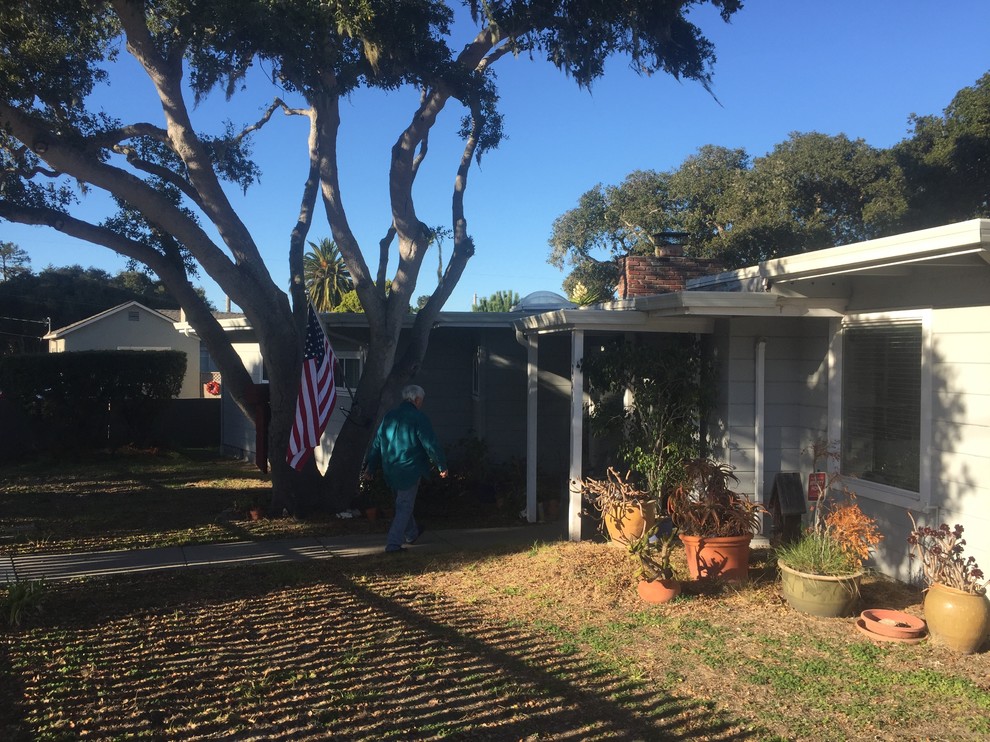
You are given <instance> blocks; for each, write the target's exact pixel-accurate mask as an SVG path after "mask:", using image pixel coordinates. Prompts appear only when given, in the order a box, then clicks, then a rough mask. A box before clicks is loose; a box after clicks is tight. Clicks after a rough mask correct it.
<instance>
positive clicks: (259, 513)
mask: <svg viewBox="0 0 990 742" xmlns="http://www.w3.org/2000/svg"><path fill="white" fill-rule="evenodd" d="M264 515H265V511H264V510H262V509H261V508H258V507H254V508H251V509H250V510H248V516H249V517H250V518H251V520H261V519H262V517H264Z"/></svg>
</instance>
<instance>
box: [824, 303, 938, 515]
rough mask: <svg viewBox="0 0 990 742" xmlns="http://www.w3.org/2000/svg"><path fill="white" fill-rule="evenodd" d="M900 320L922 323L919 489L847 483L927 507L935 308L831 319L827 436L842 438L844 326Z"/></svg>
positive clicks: (863, 493)
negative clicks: (933, 313) (933, 316)
mask: <svg viewBox="0 0 990 742" xmlns="http://www.w3.org/2000/svg"><path fill="white" fill-rule="evenodd" d="M897 322H920V323H921V400H920V415H919V417H920V420H919V421H918V424H919V430H918V449H919V450H918V454H919V455H918V492H911V491H909V490H904V489H900V488H899V487H891V486H890V485H886V484H879V483H877V482H870V481H867V480H865V479H857V478H855V477H848V478H844V482H845V484H846V485H847V486H848V487H849V489H850V490H852V491H853V492H855V493H856V495H857V496H859V497H866V498H868V499H870V500H876V501H878V502H884V503H887V504H889V505H898V506H900V507H904V508H908V509H910V510H925V509H927V508H929V507H930V506H931V502H932V471H931V460H932V456H931V450H932V449H931V446H932V411H933V410H932V310H931V309H911V310H905V311H897V312H863V313H858V314H848V315H846V316H845V317H844V318H842V319H833V320H831V323H830V327H829V335H830V340H829V353H828V439H829V440H830V441H839V442H841V441H842V329H843V328H844V327H855V326H863V325H871V324H872V325H890V324H895V323H897Z"/></svg>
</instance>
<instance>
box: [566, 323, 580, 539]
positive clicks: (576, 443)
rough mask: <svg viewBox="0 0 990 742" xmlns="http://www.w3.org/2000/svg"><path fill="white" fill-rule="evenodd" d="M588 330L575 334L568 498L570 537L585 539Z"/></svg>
mask: <svg viewBox="0 0 990 742" xmlns="http://www.w3.org/2000/svg"><path fill="white" fill-rule="evenodd" d="M583 360H584V330H573V331H572V332H571V454H570V460H571V469H570V475H569V477H568V481H569V483H570V485H569V489H570V492H569V493H568V498H567V538H568V540H570V541H580V540H581V479H582V478H583V477H584V471H583V462H584V448H583V445H582V443H583V437H584V372H583V371H582V369H581V362H582V361H583Z"/></svg>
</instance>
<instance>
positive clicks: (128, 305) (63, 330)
mask: <svg viewBox="0 0 990 742" xmlns="http://www.w3.org/2000/svg"><path fill="white" fill-rule="evenodd" d="M134 308H137V309H143V310H144V311H146V312H147V313H148V314H150V315H151V316H153V317H157V318H158V319H160V320H162V321H163V322H168V323H169V324H174V320H172V319H171V318H170V317H168V316H166V315H165V314H163V313H162V312H160V311H158V310H157V309H149V308H148V307H146V306H145V305H144V304H142V303H141V302H138V301H127V302H124V303H123V304H118V305H117V306H115V307H111V308H110V309H105V310H104V311H102V312H99V313H97V314H94V315H92V316H91V317H86V318H85V319H81V320H79V321H78V322H73V323H72V324H71V325H66V326H65V327H60V328H58V329H57V330H52V331H51V332H49V333H48V334H47V335H45V336H44V337H43V338H42V340H58V339H59V338H61V337H65V336H66V335H68V334H69V333H70V332H75V331H76V330H80V329H82V328H83V327H87V326H88V325H92V324H94V323H96V322H100V321H101V320H104V319H106V318H107V317H109V316H111V315H114V314H118V313H119V312H125V311H129V310H131V309H134Z"/></svg>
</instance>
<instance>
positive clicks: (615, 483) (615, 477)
mask: <svg viewBox="0 0 990 742" xmlns="http://www.w3.org/2000/svg"><path fill="white" fill-rule="evenodd" d="M581 493H582V496H583V497H584V498H585V499H586V500H587V501H588V502H590V503H591V505H592V507H594V508H595V510H597V511H598V512H599V513H601V521H600V523H599V528H600V529H601V531H602V533H604V534H605V535H606V536H607V537H608V538H609V540H611V541H615V542H618V543H621V544H627V545H628V544H630V543H631V542H633V541H635V540H636V539H638V538H640V537H642V536H643V534H645V533H646V532H647V531H649V530H650V529H651V528H653V526H654V525H656V521H657V511H658V503H657V498H656V497H655V496H654V495H653V494H652V493H651V492H649V491H648V490H646V489H643V488H642V487H640V486H639V485H637V484H636V483H635V482H633V481H632V480H631V472H627V473H626V474H625V476H623V475H622V474H619V472H617V471H616V470H615V469H613V468H612V467H609V469H608V472H607V474H606V477H605V479H591V478H588V479H583V480H582V481H581Z"/></svg>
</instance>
